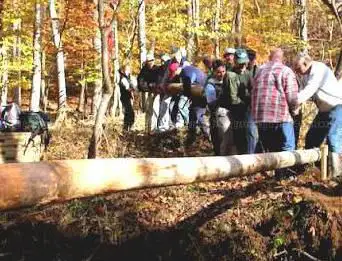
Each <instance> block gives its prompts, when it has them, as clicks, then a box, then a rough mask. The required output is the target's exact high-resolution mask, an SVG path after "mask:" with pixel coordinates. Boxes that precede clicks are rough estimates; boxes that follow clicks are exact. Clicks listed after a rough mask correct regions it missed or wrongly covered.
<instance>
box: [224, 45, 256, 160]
mask: <svg viewBox="0 0 342 261" xmlns="http://www.w3.org/2000/svg"><path fill="white" fill-rule="evenodd" d="M248 63H249V58H248V54H247V52H246V50H244V49H237V50H236V52H235V66H234V68H233V71H232V72H227V78H226V82H225V84H226V85H227V90H228V93H229V95H228V99H229V101H228V103H229V110H230V112H231V115H232V120H233V133H234V139H235V142H236V147H237V151H238V153H239V154H246V153H249V154H252V153H255V148H256V144H257V140H258V134H257V128H256V125H255V124H254V123H253V121H252V119H251V117H250V104H251V96H250V92H251V89H252V74H251V72H250V71H249V70H248V69H247V66H248Z"/></svg>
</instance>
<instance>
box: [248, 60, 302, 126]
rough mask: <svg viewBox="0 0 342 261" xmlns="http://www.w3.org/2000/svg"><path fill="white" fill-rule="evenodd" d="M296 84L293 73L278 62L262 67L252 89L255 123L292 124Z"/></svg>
mask: <svg viewBox="0 0 342 261" xmlns="http://www.w3.org/2000/svg"><path fill="white" fill-rule="evenodd" d="M297 94H298V83H297V80H296V75H295V73H294V72H293V71H292V70H291V69H290V68H289V67H287V66H286V65H284V64H282V63H280V62H269V63H267V64H265V65H263V66H262V67H261V68H260V69H259V71H258V73H257V74H256V76H255V78H254V82H253V88H252V116H253V119H254V121H255V122H256V123H258V122H259V123H260V122H270V123H281V122H292V121H293V119H292V116H291V110H293V109H294V108H295V105H296V102H297Z"/></svg>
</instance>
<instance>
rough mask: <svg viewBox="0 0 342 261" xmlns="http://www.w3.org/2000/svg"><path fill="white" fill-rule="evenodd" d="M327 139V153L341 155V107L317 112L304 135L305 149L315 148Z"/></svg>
mask: <svg viewBox="0 0 342 261" xmlns="http://www.w3.org/2000/svg"><path fill="white" fill-rule="evenodd" d="M325 138H327V141H328V146H329V151H331V152H335V153H342V105H337V106H336V107H334V108H333V109H332V110H331V111H330V112H319V113H318V114H317V116H316V118H315V119H314V120H313V122H312V124H311V127H310V130H309V132H308V134H307V135H306V139H305V148H307V149H311V148H317V147H319V146H321V144H322V143H323V141H324V139H325Z"/></svg>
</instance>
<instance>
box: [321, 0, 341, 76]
mask: <svg viewBox="0 0 342 261" xmlns="http://www.w3.org/2000/svg"><path fill="white" fill-rule="evenodd" d="M322 1H323V2H324V4H326V5H327V6H328V7H329V8H330V10H331V11H332V12H333V13H334V15H335V17H336V19H337V20H338V22H339V24H340V29H341V30H340V32H341V34H342V0H322ZM335 75H336V77H337V78H338V79H340V78H342V42H341V50H340V55H339V58H338V60H337V64H336V69H335Z"/></svg>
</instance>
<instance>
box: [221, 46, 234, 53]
mask: <svg viewBox="0 0 342 261" xmlns="http://www.w3.org/2000/svg"><path fill="white" fill-rule="evenodd" d="M235 52H236V50H235V49H234V48H231V47H229V48H226V49H224V54H235Z"/></svg>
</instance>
